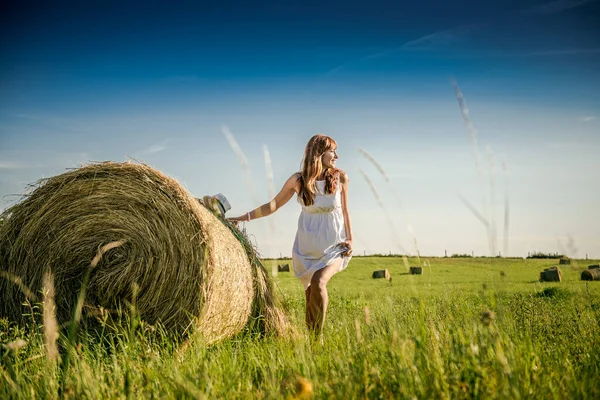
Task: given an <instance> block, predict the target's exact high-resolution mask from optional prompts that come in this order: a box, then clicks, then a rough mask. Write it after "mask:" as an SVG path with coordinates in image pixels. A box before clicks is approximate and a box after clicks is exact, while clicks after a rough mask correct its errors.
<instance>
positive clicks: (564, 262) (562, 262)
mask: <svg viewBox="0 0 600 400" xmlns="http://www.w3.org/2000/svg"><path fill="white" fill-rule="evenodd" d="M558 263H559V264H560V265H571V259H570V258H569V257H563V258H561V259H560V260H559V261H558Z"/></svg>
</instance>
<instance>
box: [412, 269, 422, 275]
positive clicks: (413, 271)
mask: <svg viewBox="0 0 600 400" xmlns="http://www.w3.org/2000/svg"><path fill="white" fill-rule="evenodd" d="M408 272H409V273H410V274H411V275H422V274H423V267H410V268H409V270H408Z"/></svg>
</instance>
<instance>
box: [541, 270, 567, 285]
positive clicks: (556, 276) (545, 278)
mask: <svg viewBox="0 0 600 400" xmlns="http://www.w3.org/2000/svg"><path fill="white" fill-rule="evenodd" d="M561 280H562V273H561V272H560V269H558V267H550V268H546V269H545V270H543V271H542V272H540V282H560V281H561Z"/></svg>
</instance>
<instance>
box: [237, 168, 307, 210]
mask: <svg viewBox="0 0 600 400" xmlns="http://www.w3.org/2000/svg"><path fill="white" fill-rule="evenodd" d="M298 188H299V183H298V174H294V175H292V176H290V177H289V179H288V180H287V181H286V182H285V183H284V185H283V187H282V188H281V190H280V191H279V193H277V196H275V198H274V199H273V200H271V201H270V202H268V203H265V204H263V205H262V206H260V207H258V208H255V209H254V210H252V211H249V212H247V213H246V214H244V215H240V216H239V217H233V218H228V220H230V221H233V222H241V221H251V220H253V219H257V218H261V217H266V216H268V215H271V214H273V213H274V212H275V211H277V210H279V209H280V208H281V207H282V206H283V205H284V204H285V203H287V202H288V201H289V200H290V199H291V198H292V196H293V195H294V193H297V192H298Z"/></svg>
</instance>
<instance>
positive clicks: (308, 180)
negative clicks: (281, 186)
mask: <svg viewBox="0 0 600 400" xmlns="http://www.w3.org/2000/svg"><path fill="white" fill-rule="evenodd" d="M335 148H337V143H336V142H335V140H333V139H332V138H330V137H329V136H325V135H320V134H319V135H315V136H313V137H311V138H310V140H309V141H308V143H307V144H306V148H305V149H304V157H303V158H302V165H301V166H300V168H301V169H300V192H299V193H298V200H299V201H300V202H301V203H302V204H304V205H305V206H310V205H312V204H313V203H314V201H315V193H316V190H317V188H316V181H317V178H318V177H319V176H321V175H324V176H325V193H328V194H332V193H334V192H335V189H336V187H337V183H338V177H339V169H337V168H325V167H323V163H322V162H321V156H322V155H323V154H324V153H325V152H327V151H330V150H332V149H335Z"/></svg>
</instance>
